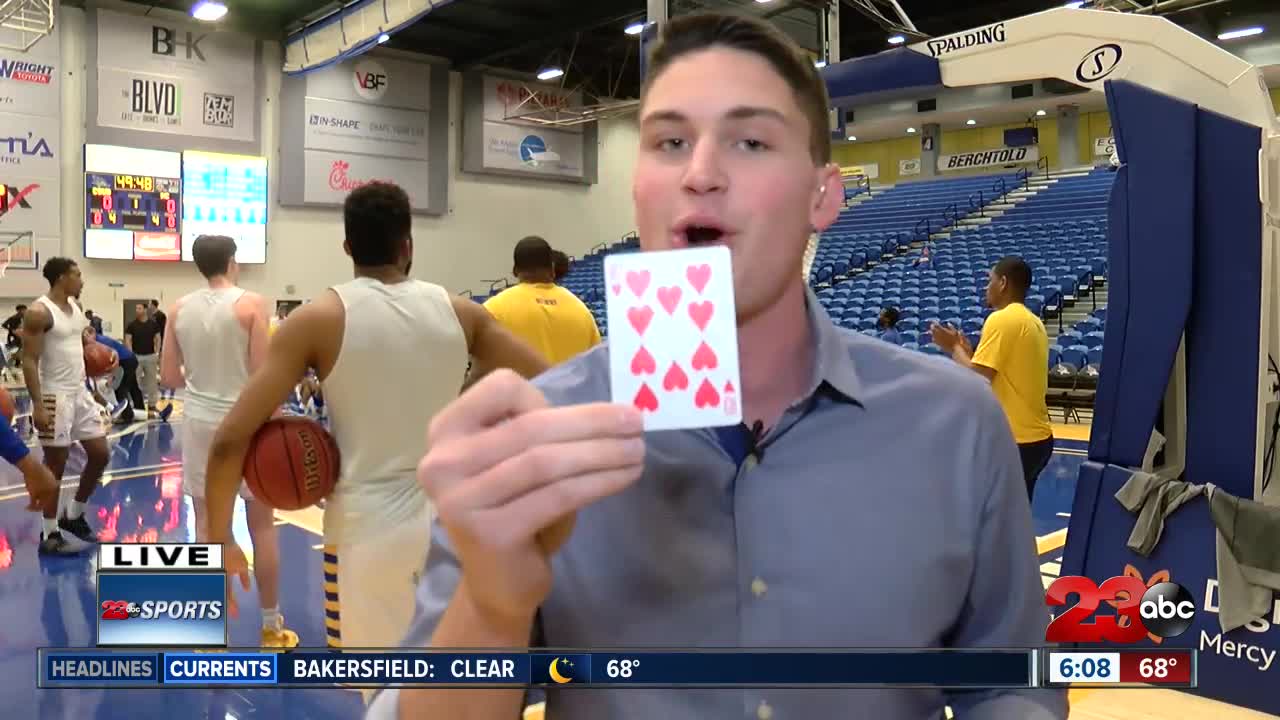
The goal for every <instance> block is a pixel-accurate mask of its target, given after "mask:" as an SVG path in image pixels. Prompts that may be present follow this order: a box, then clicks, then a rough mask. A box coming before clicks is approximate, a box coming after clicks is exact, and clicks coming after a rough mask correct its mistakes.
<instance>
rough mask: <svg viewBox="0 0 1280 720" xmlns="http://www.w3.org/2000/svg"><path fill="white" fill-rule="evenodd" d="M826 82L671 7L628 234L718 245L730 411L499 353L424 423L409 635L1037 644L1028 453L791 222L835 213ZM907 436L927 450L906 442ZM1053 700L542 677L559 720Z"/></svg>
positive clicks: (501, 699) (438, 704)
mask: <svg viewBox="0 0 1280 720" xmlns="http://www.w3.org/2000/svg"><path fill="white" fill-rule="evenodd" d="M828 106H829V101H828V98H827V96H826V91H825V87H824V86H823V84H822V81H821V79H820V78H819V76H818V74H817V72H816V71H815V70H814V68H813V65H812V62H811V61H810V60H808V59H807V58H805V57H804V56H803V55H801V54H800V52H799V51H798V50H797V48H796V47H795V46H794V45H793V44H792V43H791V41H790V40H788V39H786V38H785V37H784V36H782V35H781V34H780V33H778V31H776V30H774V29H773V28H772V27H771V26H769V25H767V24H765V23H763V22H762V21H758V20H754V19H747V18H742V17H738V16H714V15H712V16H698V15H691V16H683V17H680V18H677V19H674V20H672V21H671V22H670V23H669V24H668V25H667V26H666V28H665V29H664V32H663V36H662V39H661V41H660V43H659V45H658V46H657V48H656V49H655V50H654V52H653V55H652V57H651V60H650V62H649V65H648V76H647V78H646V85H645V88H644V90H643V92H642V97H641V105H640V111H639V112H640V118H639V134H640V147H639V157H638V160H637V163H636V169H635V176H634V182H633V197H634V198H635V203H636V218H637V222H638V226H639V235H640V238H641V244H642V247H643V249H644V250H645V251H655V250H667V249H673V248H683V247H688V246H690V245H702V244H713V243H714V244H723V245H725V246H727V247H728V248H729V249H730V251H731V254H732V257H733V271H734V292H735V302H736V310H737V319H738V343H739V347H740V354H741V380H742V383H741V387H742V394H741V397H742V401H743V416H744V418H745V419H746V423H744V424H743V425H742V426H739V427H737V428H735V429H721V430H707V429H702V430H684V431H668V432H654V433H649V434H645V433H643V430H642V427H643V425H642V419H641V417H640V416H639V414H638V413H637V412H636V411H635V410H634V409H633V408H631V407H630V406H627V405H620V404H615V403H611V402H609V387H610V383H609V360H608V352H609V351H608V348H607V347H600V348H596V349H595V350H592V351H590V352H588V353H585V354H584V355H581V356H579V357H578V358H575V359H574V360H571V361H569V362H567V363H564V364H562V365H560V366H557V367H556V368H554V369H552V370H551V371H549V372H547V373H546V374H544V375H542V376H541V377H539V378H538V379H537V380H536V381H534V382H533V383H529V382H525V381H523V380H521V379H519V378H518V377H516V376H515V375H513V374H511V373H506V372H498V373H493V374H492V375H490V376H488V377H486V378H484V379H483V380H481V381H480V382H478V383H477V384H476V385H475V386H473V387H472V388H471V389H470V390H469V391H467V392H466V393H464V394H463V395H462V396H461V397H460V398H459V399H458V400H456V401H455V402H453V403H452V404H450V405H449V406H448V407H447V408H445V409H444V410H443V411H442V412H441V413H440V414H438V415H437V416H436V417H435V418H434V420H433V421H432V423H431V427H430V428H429V431H428V436H429V443H428V447H429V448H430V450H429V451H428V453H427V455H426V456H425V457H424V458H423V460H422V462H421V464H420V465H419V468H418V472H419V478H420V480H421V481H422V483H423V484H424V486H425V488H426V491H427V493H428V494H429V495H430V497H431V498H432V500H433V501H434V503H435V506H436V510H437V512H438V521H437V523H436V527H435V528H434V533H433V545H432V547H431V551H430V554H429V558H428V561H427V566H426V568H425V572H424V574H423V577H422V582H421V585H420V586H419V589H418V610H419V614H418V617H417V619H416V621H415V624H414V627H413V628H412V630H411V631H410V633H409V636H408V637H407V638H406V644H407V645H408V646H410V647H470V648H476V647H520V646H525V645H528V644H530V643H534V644H539V645H544V646H550V647H570V648H590V647H615V648H626V647H642V646H649V647H655V646H656V647H667V648H673V647H674V648H679V647H788V648H795V647H867V648H883V647H930V648H945V647H955V648H963V647H1028V646H1036V645H1041V644H1043V639H1044V631H1045V626H1046V624H1047V621H1048V612H1047V610H1046V607H1045V605H1044V600H1043V589H1042V586H1041V581H1040V572H1039V566H1038V563H1037V559H1036V552H1035V538H1034V534H1033V531H1032V525H1031V513H1030V507H1029V504H1028V502H1027V498H1026V492H1025V490H1024V485H1023V482H1022V471H1021V467H1020V464H1019V458H1018V451H1017V448H1016V446H1015V445H1014V442H1013V438H1012V436H1011V434H1010V432H1009V427H1008V425H1007V423H1006V421H1005V419H1004V415H1003V413H1002V412H1001V410H1000V407H999V406H998V405H997V403H996V402H995V400H994V398H993V396H992V395H991V392H990V389H989V388H988V387H987V385H986V383H985V382H984V381H983V380H982V378H980V377H978V376H977V375H976V374H974V373H970V372H968V371H966V370H964V369H963V368H958V367H955V366H953V365H952V364H950V363H948V362H946V361H943V360H940V359H938V358H931V357H928V356H925V355H922V354H920V353H912V352H909V351H906V350H902V349H900V348H896V347H893V346H891V345H889V344H887V343H882V342H879V341H877V340H875V339H872V338H867V337H864V336H860V335H858V334H854V333H849V332H845V331H842V330H840V329H838V328H837V327H836V326H835V325H834V324H832V322H831V319H830V318H829V317H828V316H827V315H826V313H825V312H824V311H823V310H822V308H821V306H820V305H819V304H818V302H817V300H816V298H815V297H814V295H813V294H812V293H811V292H810V291H809V290H808V288H807V287H806V285H805V282H804V278H803V277H802V273H801V268H802V265H803V256H804V250H805V245H806V241H807V239H808V237H809V234H810V232H811V231H812V230H813V229H814V228H818V229H820V230H821V229H824V228H826V227H828V226H830V225H831V223H832V222H833V221H834V220H835V219H836V216H837V215H838V213H839V211H840V208H841V204H842V199H843V194H842V192H841V182H840V171H839V168H838V167H837V166H835V165H834V164H832V163H831V147H830V134H829V132H828V119H827V111H828ZM922 448H923V449H924V451H922V450H921V449H922ZM524 700H525V698H524V694H523V692H522V691H520V690H483V691H482V690H465V691H457V690H447V689H432V688H415V689H398V690H397V689H393V690H385V691H383V692H382V693H380V694H379V696H378V697H377V698H376V699H375V700H374V702H373V704H372V705H371V707H370V710H369V717H370V718H376V719H377V720H392V719H393V718H399V719H400V720H409V719H410V718H470V719H471V720H477V719H484V720H489V719H491V720H514V719H515V718H517V717H519V715H520V708H521V705H522V703H523V702H524ZM948 705H949V706H951V707H952V708H953V709H954V710H955V714H956V717H958V718H964V719H965V720H973V719H974V718H977V719H980V720H996V719H997V718H998V719H1000V720H1004V719H1006V718H1018V720H1051V719H1058V718H1065V717H1066V697H1065V693H1064V692H1062V691H1057V690H992V691H972V692H957V693H948V692H944V691H941V690H934V689H928V688H909V689H908V688H904V689H885V690H857V691H850V690H838V689H829V690H820V689H807V690H796V689H777V688H760V689H733V690H729V689H724V690H672V689H638V688H637V689H626V690H591V691H582V690H577V691H573V690H570V691H561V690H549V691H548V692H547V716H548V717H549V718H551V720H597V719H600V718H608V719H609V720H633V719H634V720H655V719H658V718H661V720H684V719H689V720H693V719H694V718H699V719H700V718H721V719H723V718H733V717H756V718H760V719H761V720H769V718H773V719H774V720H791V719H793V718H794V719H796V720H811V719H814V718H837V717H840V718H845V717H860V718H862V717H865V718H876V720H922V719H924V718H933V719H936V718H941V717H942V716H943V712H944V708H945V707H946V706H948Z"/></svg>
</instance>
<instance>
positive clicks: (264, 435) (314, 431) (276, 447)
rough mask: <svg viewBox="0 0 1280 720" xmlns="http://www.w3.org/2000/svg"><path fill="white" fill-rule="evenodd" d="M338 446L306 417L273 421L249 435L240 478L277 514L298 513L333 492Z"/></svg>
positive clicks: (337, 466)
mask: <svg viewBox="0 0 1280 720" xmlns="http://www.w3.org/2000/svg"><path fill="white" fill-rule="evenodd" d="M339 463H340V457H339V454H338V444H337V443H336V442H334V440H333V436H332V435H330V434H329V432H328V431H327V430H325V429H324V426H323V425H321V424H320V423H318V422H316V421H315V420H312V419H310V418H304V417H278V418H273V419H271V420H268V421H267V422H266V423H265V424H263V426H262V427H260V428H258V432H257V433H255V434H254V436H253V440H252V441H251V442H250V444H249V452H248V454H246V455H245V458H244V480H245V482H246V483H247V484H248V485H249V491H250V492H252V493H253V496H254V497H255V498H257V499H258V500H261V501H262V502H264V503H266V504H267V505H269V506H271V507H273V508H275V509H277V510H301V509H302V508H305V507H309V506H311V505H315V504H316V503H317V502H319V501H321V500H323V499H324V498H326V497H328V496H329V493H331V492H333V486H334V485H336V484H337V483H338V468H339V467H340V464H339Z"/></svg>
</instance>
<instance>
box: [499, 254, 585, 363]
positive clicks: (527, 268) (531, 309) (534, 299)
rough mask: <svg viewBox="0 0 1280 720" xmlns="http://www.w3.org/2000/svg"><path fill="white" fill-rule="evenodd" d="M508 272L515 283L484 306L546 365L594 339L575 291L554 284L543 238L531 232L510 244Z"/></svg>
mask: <svg viewBox="0 0 1280 720" xmlns="http://www.w3.org/2000/svg"><path fill="white" fill-rule="evenodd" d="M513 256H514V258H513V259H514V263H515V267H514V268H513V269H512V272H513V273H515V276H516V277H517V278H518V279H519V280H520V284H518V285H513V286H512V287H509V288H507V289H506V290H503V291H502V292H500V293H498V294H497V295H495V296H493V297H491V298H489V300H488V301H486V302H485V304H484V306H485V309H487V310H488V311H489V312H490V314H492V315H493V317H494V318H496V319H497V320H498V322H500V323H502V324H503V326H505V327H506V328H507V329H508V330H510V331H511V332H512V333H514V334H515V335H516V336H518V337H520V338H521V339H523V340H524V341H525V342H527V343H529V344H530V345H532V346H533V347H534V348H536V349H537V350H538V351H539V352H541V353H542V355H543V356H544V357H545V358H546V359H547V362H549V363H551V364H552V365H556V364H558V363H561V362H564V361H565V360H568V359H569V358H571V357H573V356H575V355H578V354H580V353H583V352H586V351H587V350H590V349H591V348H593V347H595V346H596V345H598V344H599V343H600V329H599V328H598V327H596V320H595V318H594V317H592V315H591V311H590V310H588V309H587V306H586V305H584V304H583V303H582V301H581V300H579V299H578V297H577V296H576V295H574V294H573V293H571V292H569V291H568V290H566V289H564V288H562V287H560V286H559V285H556V284H555V260H554V254H553V251H552V250H551V246H550V245H549V244H547V241H546V240H543V239H542V238H540V237H537V236H534V235H531V236H529V237H526V238H524V239H523V240H521V241H520V242H518V243H516V249H515V252H514V253H513Z"/></svg>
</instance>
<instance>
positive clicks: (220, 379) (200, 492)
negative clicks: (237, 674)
mask: <svg viewBox="0 0 1280 720" xmlns="http://www.w3.org/2000/svg"><path fill="white" fill-rule="evenodd" d="M191 255H192V258H193V259H194V260H195V263H196V268H197V269H198V270H199V271H200V274H201V275H203V276H204V277H205V279H206V280H207V281H208V287H205V288H202V289H200V290H196V291H194V292H191V293H188V294H187V295H184V296H183V297H181V298H179V299H178V301H177V302H176V303H174V305H173V308H172V309H171V310H170V312H169V316H170V317H169V321H168V322H167V327H166V328H165V338H164V343H163V347H164V348H165V349H167V350H168V352H166V353H164V354H162V355H161V356H160V381H161V383H162V384H163V385H164V386H165V387H166V388H169V389H177V388H180V387H184V386H185V387H186V394H185V402H186V404H185V406H184V411H183V412H184V420H183V423H182V478H183V482H182V485H183V489H184V490H185V492H186V493H187V494H188V495H190V496H191V500H192V504H193V505H194V506H195V511H196V542H207V541H208V538H209V527H208V510H207V509H206V507H205V469H206V466H207V462H208V458H209V444H210V443H211V442H213V434H214V432H215V431H217V429H218V423H220V422H221V421H222V418H223V417H225V416H226V414H227V412H228V411H229V410H230V409H231V406H232V405H233V404H234V403H235V401H236V398H237V397H239V396H240V391H241V390H242V389H243V388H244V386H245V383H247V382H248V381H249V375H250V373H252V372H253V371H255V370H257V369H258V368H259V367H261V366H262V362H263V359H264V358H265V357H266V354H267V323H268V322H269V321H268V312H267V301H266V298H264V297H262V296H261V295H259V294H257V293H253V292H248V291H247V290H243V289H241V288H239V287H236V280H237V279H239V276H240V265H239V264H238V263H237V262H236V260H235V256H236V242H235V240H232V239H231V238H229V237H227V236H225V235H201V236H200V237H197V238H196V240H195V243H194V244H192V246H191ZM236 477H237V478H239V476H238V475H237V476H236ZM240 496H241V497H243V498H244V504H245V511H246V514H247V515H248V521H249V538H250V539H251V540H252V541H253V560H254V563H253V574H254V577H255V578H256V579H257V581H258V598H259V602H260V603H261V605H262V646H263V647H277V648H278V647H284V648H288V647H294V646H296V645H297V644H298V635H297V634H296V633H294V632H293V631H292V630H288V629H286V628H285V626H284V618H283V617H282V616H281V615H280V538H279V533H278V531H277V530H276V525H275V514H274V513H273V512H272V510H271V508H270V507H269V506H268V505H266V504H265V503H262V502H258V501H256V500H254V499H253V495H252V494H250V493H249V491H248V489H247V488H245V486H244V483H243V482H242V483H241V484H240Z"/></svg>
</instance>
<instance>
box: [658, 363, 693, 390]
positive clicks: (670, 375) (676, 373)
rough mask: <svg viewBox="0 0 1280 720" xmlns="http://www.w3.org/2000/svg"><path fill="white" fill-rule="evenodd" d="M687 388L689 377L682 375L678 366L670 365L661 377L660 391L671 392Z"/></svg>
mask: <svg viewBox="0 0 1280 720" xmlns="http://www.w3.org/2000/svg"><path fill="white" fill-rule="evenodd" d="M688 387H689V376H688V375H685V374H684V370H682V369H681V368H680V366H679V365H677V364H675V363H671V367H669V368H667V374H666V375H664V376H663V377H662V389H663V390H666V391H667V392H671V391H673V390H684V389H686V388H688Z"/></svg>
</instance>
